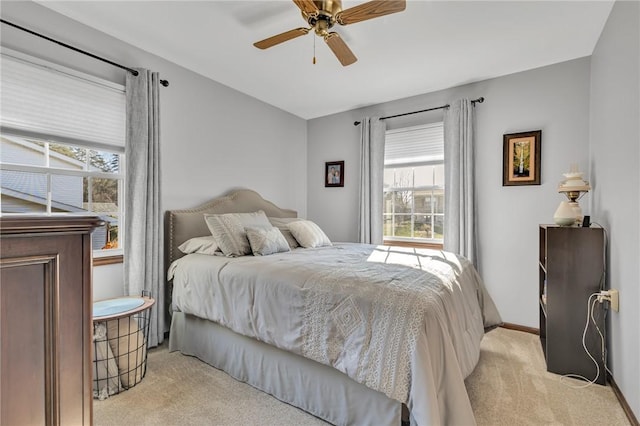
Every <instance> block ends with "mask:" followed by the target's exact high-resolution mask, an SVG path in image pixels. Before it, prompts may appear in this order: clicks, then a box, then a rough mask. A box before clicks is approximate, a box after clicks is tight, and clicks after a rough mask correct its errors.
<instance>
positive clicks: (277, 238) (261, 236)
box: [245, 227, 291, 256]
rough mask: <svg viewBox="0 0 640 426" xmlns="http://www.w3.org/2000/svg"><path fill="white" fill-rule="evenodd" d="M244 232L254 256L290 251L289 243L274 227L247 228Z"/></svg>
mask: <svg viewBox="0 0 640 426" xmlns="http://www.w3.org/2000/svg"><path fill="white" fill-rule="evenodd" d="M245 231H246V232H247V238H248V239H249V245H250V246H251V251H252V252H253V255H254V256H266V255H269V254H273V253H283V252H287V251H291V249H290V248H289V243H287V240H286V239H285V238H284V235H282V232H280V230H279V229H278V228H276V227H271V228H269V229H267V228H255V227H247V228H245Z"/></svg>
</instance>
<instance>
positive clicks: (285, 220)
mask: <svg viewBox="0 0 640 426" xmlns="http://www.w3.org/2000/svg"><path fill="white" fill-rule="evenodd" d="M298 220H302V219H300V218H299V217H269V222H271V224H272V225H273V226H275V227H276V228H278V229H279V230H280V232H282V235H284V238H285V239H286V240H287V242H288V243H289V247H291V248H292V249H293V248H296V247H300V244H298V241H297V240H296V239H295V237H294V236H293V234H291V231H289V226H288V225H289V224H290V223H291V222H296V221H298Z"/></svg>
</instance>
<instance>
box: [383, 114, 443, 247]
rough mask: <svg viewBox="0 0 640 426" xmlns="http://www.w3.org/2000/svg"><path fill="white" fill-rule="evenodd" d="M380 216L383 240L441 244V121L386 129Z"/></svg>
mask: <svg viewBox="0 0 640 426" xmlns="http://www.w3.org/2000/svg"><path fill="white" fill-rule="evenodd" d="M383 215H384V222H383V223H384V225H383V226H384V231H383V236H384V239H385V241H411V242H423V243H435V244H442V241H443V230H444V128H443V123H441V122H440V123H434V124H429V125H424V126H415V127H407V128H402V129H395V130H389V131H387V133H386V139H385V153H384V210H383Z"/></svg>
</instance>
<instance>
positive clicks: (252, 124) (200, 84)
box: [0, 1, 307, 299]
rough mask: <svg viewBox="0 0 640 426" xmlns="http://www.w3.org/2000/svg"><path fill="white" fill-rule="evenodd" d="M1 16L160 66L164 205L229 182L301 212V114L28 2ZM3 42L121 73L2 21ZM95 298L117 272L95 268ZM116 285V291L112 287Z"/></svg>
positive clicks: (107, 73)
mask: <svg viewBox="0 0 640 426" xmlns="http://www.w3.org/2000/svg"><path fill="white" fill-rule="evenodd" d="M1 14H2V18H3V19H6V20H8V21H11V22H14V23H16V24H18V25H22V26H24V27H27V28H29V29H32V30H35V31H38V32H41V33H44V34H45V35H48V36H50V37H53V38H57V39H59V40H61V41H65V42H68V43H70V44H72V45H74V46H77V47H79V48H81V49H84V50H88V51H90V52H93V53H95V54H97V55H99V56H103V57H106V58H108V59H111V60H113V61H115V62H118V63H121V64H124V65H127V66H130V67H144V68H149V69H152V70H154V71H159V72H160V75H161V78H163V79H167V80H169V82H170V86H169V87H167V88H164V87H162V88H161V95H160V97H161V137H162V147H161V156H162V157H161V158H162V173H163V174H162V209H163V211H164V210H167V209H175V208H189V207H193V206H195V205H197V204H200V203H202V202H204V201H206V200H208V199H209V198H212V197H215V196H218V195H221V194H223V193H225V192H227V191H229V190H230V189H231V188H233V187H246V188H251V189H254V190H256V191H258V192H259V193H260V194H262V195H263V196H264V197H265V198H267V199H269V200H271V201H273V202H275V203H276V204H278V205H280V206H283V207H286V208H291V209H295V210H298V212H299V214H300V215H301V216H305V215H306V204H307V194H306V191H307V182H306V176H307V174H306V168H307V164H306V158H307V152H306V149H307V148H306V147H307V141H306V138H307V123H306V121H305V120H303V119H301V118H299V117H296V116H294V115H292V114H289V113H286V112H284V111H282V110H280V109H278V108H275V107H273V106H270V105H267V104H265V103H263V102H261V101H259V100H257V99H255V98H252V97H249V96H247V95H244V94H242V93H240V92H238V91H235V90H233V89H231V88H229V87H227V86H224V85H222V84H219V83H217V82H214V81H212V80H210V79H207V78H205V77H203V76H201V75H199V74H196V73H194V72H191V71H189V70H187V69H185V68H182V67H180V66H179V65H176V64H174V63H171V62H168V61H166V60H164V59H162V58H159V57H157V56H155V55H152V54H150V53H147V52H145V51H143V50H140V49H137V48H135V47H133V46H131V45H129V44H126V43H123V42H121V41H120V40H117V39H115V38H113V37H110V36H107V35H105V34H104V33H101V32H99V31H96V30H94V29H92V28H90V27H87V26H85V25H81V24H79V23H77V22H75V21H73V20H70V19H68V18H66V17H64V16H62V15H60V14H57V13H55V12H52V11H51V10H49V9H47V8H45V7H42V6H40V5H38V4H36V3H32V2H4V1H3V2H2V10H1ZM1 31H2V32H1V34H0V36H1V39H2V42H1V43H2V45H3V46H6V47H9V48H11V49H14V50H19V51H22V52H24V53H27V54H31V55H33V56H38V57H40V58H43V59H47V60H50V61H52V62H56V63H59V64H62V65H65V66H68V67H71V68H74V69H77V70H79V71H83V72H87V73H90V74H93V75H96V76H98V77H102V78H105V79H107V80H110V81H114V82H117V83H121V84H124V77H125V74H124V73H125V72H124V71H122V70H120V69H118V68H114V67H112V66H110V65H107V64H103V63H101V62H98V61H96V60H93V59H91V58H88V57H85V56H83V55H81V54H78V53H75V52H73V51H70V50H67V49H64V48H62V47H59V46H56V45H55V44H52V43H50V42H47V41H45V40H41V39H39V38H36V37H34V36H31V35H28V34H26V33H23V32H21V31H19V30H16V29H13V28H11V27H8V26H6V25H2V27H1ZM94 282H95V284H96V287H95V288H94V296H95V298H96V299H98V298H103V297H109V296H114V295H118V294H120V292H121V291H122V290H121V289H122V271H121V266H120V271H119V272H117V273H114V267H112V266H111V267H109V268H105V267H99V268H96V269H95V271H94ZM114 288H118V289H119V291H117V292H116V291H114Z"/></svg>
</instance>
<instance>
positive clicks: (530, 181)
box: [502, 130, 542, 186]
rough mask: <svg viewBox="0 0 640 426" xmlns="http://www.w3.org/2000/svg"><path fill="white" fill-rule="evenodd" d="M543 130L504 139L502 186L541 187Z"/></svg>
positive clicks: (508, 136)
mask: <svg viewBox="0 0 640 426" xmlns="http://www.w3.org/2000/svg"><path fill="white" fill-rule="evenodd" d="M541 138H542V130H533V131H530V132H522V133H510V134H507V135H504V137H503V147H502V150H503V160H502V165H503V169H502V186H518V185H540V144H541Z"/></svg>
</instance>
